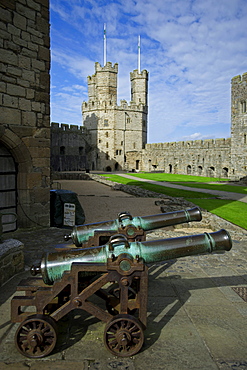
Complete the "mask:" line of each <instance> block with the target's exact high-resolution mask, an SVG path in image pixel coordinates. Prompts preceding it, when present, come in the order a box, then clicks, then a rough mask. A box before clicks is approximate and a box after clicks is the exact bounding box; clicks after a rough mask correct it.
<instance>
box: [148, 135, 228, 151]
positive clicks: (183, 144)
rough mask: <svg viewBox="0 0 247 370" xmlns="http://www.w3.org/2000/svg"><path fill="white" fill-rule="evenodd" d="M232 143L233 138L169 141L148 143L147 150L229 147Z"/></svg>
mask: <svg viewBox="0 0 247 370" xmlns="http://www.w3.org/2000/svg"><path fill="white" fill-rule="evenodd" d="M230 145H231V139H230V138H227V139H224V138H222V139H206V140H188V141H174V142H167V143H153V144H146V146H145V149H147V150H158V149H160V150H169V149H178V150H180V149H181V150H185V149H207V148H210V149H214V148H223V149H225V148H229V147H230Z"/></svg>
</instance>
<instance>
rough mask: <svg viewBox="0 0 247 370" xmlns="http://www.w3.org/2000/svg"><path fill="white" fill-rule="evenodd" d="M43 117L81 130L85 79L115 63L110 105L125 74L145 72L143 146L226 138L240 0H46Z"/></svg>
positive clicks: (243, 66) (123, 95)
mask: <svg viewBox="0 0 247 370" xmlns="http://www.w3.org/2000/svg"><path fill="white" fill-rule="evenodd" d="M50 8H51V20H50V23H51V51H52V55H51V61H52V63H51V120H52V121H53V122H60V123H68V124H77V125H82V114H81V104H82V102H83V101H87V100H88V95H87V76H88V75H92V74H93V73H94V71H95V70H94V64H95V62H99V63H100V64H101V65H103V28H104V23H106V26H107V61H109V62H112V63H113V64H114V63H118V65H119V73H118V102H120V100H121V99H125V100H127V101H128V102H129V101H130V79H129V74H130V72H131V71H133V70H134V69H137V67H138V63H137V45H138V35H141V69H147V70H148V72H149V126H148V142H149V143H155V142H167V141H180V140H196V139H208V138H222V137H229V136H230V120H231V115H230V104H231V99H230V91H231V90H230V89H231V78H232V77H234V76H236V75H239V74H243V73H245V72H247V0H188V1H187V0H137V1H134V0H108V1H107V0H88V1H86V0H50Z"/></svg>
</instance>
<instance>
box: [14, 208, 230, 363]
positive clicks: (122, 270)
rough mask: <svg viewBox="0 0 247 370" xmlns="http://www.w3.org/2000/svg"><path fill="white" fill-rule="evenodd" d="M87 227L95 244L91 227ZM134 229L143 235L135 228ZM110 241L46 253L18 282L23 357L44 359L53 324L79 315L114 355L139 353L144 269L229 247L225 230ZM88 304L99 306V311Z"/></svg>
mask: <svg viewBox="0 0 247 370" xmlns="http://www.w3.org/2000/svg"><path fill="white" fill-rule="evenodd" d="M197 213H198V212H197ZM196 217H198V215H197V216H196ZM126 219H127V220H131V221H132V220H133V218H132V219H130V218H129V216H128V218H126ZM169 222H170V221H169ZM127 224H128V227H130V226H129V223H128V222H127ZM92 225H94V226H93V228H94V231H95V230H97V234H98V236H100V231H98V229H97V226H96V228H95V225H96V224H92ZM101 225H102V224H101ZM103 225H104V223H103ZM142 225H145V224H142ZM137 227H138V230H140V231H141V227H140V225H139V226H137ZM144 227H145V228H146V226H144ZM155 227H156V226H155ZM148 228H150V225H149V226H148ZM117 230H118V231H119V228H118V229H117ZM149 230H150V229H149ZM106 231H107V229H104V230H102V233H103V235H104V236H106V234H107V233H106ZM142 231H143V230H142ZM78 232H79V231H78ZM89 234H92V233H91V231H90V233H88V235H89ZM126 234H127V235H126ZM108 236H109V239H108V241H107V242H106V243H105V244H103V245H96V246H95V245H91V246H90V247H88V246H86V247H85V245H83V244H82V247H81V248H78V247H76V246H74V248H71V247H68V248H65V249H58V250H55V251H54V252H51V253H46V254H45V255H44V256H43V258H42V260H41V263H40V264H39V265H38V266H33V267H32V268H31V272H32V274H33V275H34V276H33V277H31V278H28V279H25V280H23V281H21V282H20V284H19V286H18V287H17V291H22V292H24V294H23V295H17V296H14V297H13V298H12V300H11V321H12V322H15V323H16V322H19V323H20V325H19V327H18V329H17V331H16V335H15V343H16V346H17V349H18V350H19V351H20V353H21V354H23V355H25V356H27V357H30V358H41V357H44V356H46V355H48V354H50V353H51V352H52V350H53V349H54V347H55V345H56V341H57V329H56V325H57V322H58V321H59V320H60V319H61V318H62V317H64V316H65V315H66V314H67V313H69V312H70V311H72V310H74V309H79V310H85V311H86V312H88V313H90V314H91V315H93V316H95V317H96V318H98V319H99V320H101V321H103V322H105V323H106V326H105V331H104V343H105V346H106V348H107V349H108V350H109V351H110V352H111V353H112V354H113V355H116V356H119V357H127V356H132V355H135V354H136V353H138V352H139V351H140V349H141V348H142V345H143V342H144V330H145V329H146V326H147V300H148V265H149V264H152V263H157V262H161V261H167V260H170V259H176V258H179V257H184V256H190V255H197V254H204V253H222V252H224V251H229V250H230V249H231V246H232V242H231V237H230V235H229V234H228V232H227V231H226V230H219V231H217V232H212V233H204V234H199V235H192V236H185V237H178V238H170V239H161V240H150V241H146V240H142V239H143V238H144V236H145V234H144V235H142V237H141V240H139V236H140V234H138V235H137V237H136V240H134V241H133V238H132V236H133V234H132V233H131V235H130V238H128V233H113V234H112V230H110V231H109V235H108ZM90 238H91V236H89V237H88V239H87V240H86V239H85V240H86V241H85V243H87V244H88V241H89V239H90ZM93 238H94V236H93ZM40 274H41V276H40ZM93 296H97V297H99V298H100V304H98V301H97V303H95V302H94V300H93ZM101 303H103V305H102V304H101ZM27 307H28V308H29V310H26V308H27ZM31 308H32V309H33V312H30V309H31Z"/></svg>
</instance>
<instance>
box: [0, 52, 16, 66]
mask: <svg viewBox="0 0 247 370" xmlns="http://www.w3.org/2000/svg"><path fill="white" fill-rule="evenodd" d="M17 60H18V57H17V55H16V54H15V53H14V52H13V51H10V50H5V49H1V50H0V62H3V63H6V64H13V65H17Z"/></svg>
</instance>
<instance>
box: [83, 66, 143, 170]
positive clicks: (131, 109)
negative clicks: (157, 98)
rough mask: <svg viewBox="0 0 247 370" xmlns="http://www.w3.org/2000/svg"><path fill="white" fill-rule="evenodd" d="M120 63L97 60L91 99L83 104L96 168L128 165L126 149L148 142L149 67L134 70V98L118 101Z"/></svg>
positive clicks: (93, 162)
mask: <svg viewBox="0 0 247 370" xmlns="http://www.w3.org/2000/svg"><path fill="white" fill-rule="evenodd" d="M117 73H118V64H114V66H112V64H111V63H110V62H107V63H106V65H105V66H104V67H102V66H101V65H100V64H99V63H95V73H94V75H92V76H89V77H88V80H87V81H88V102H83V104H82V114H83V123H84V126H85V127H86V128H87V130H88V131H89V133H90V135H91V146H92V148H93V149H92V151H91V158H90V162H91V168H90V169H92V170H104V171H114V170H121V169H127V163H126V152H127V151H140V150H142V149H143V147H144V146H145V144H146V142H147V113H148V107H147V82H148V72H147V71H146V70H144V71H142V72H140V73H138V71H133V72H132V73H131V74H130V79H131V102H130V104H128V103H127V101H126V100H122V101H121V104H120V106H118V105H117Z"/></svg>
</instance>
